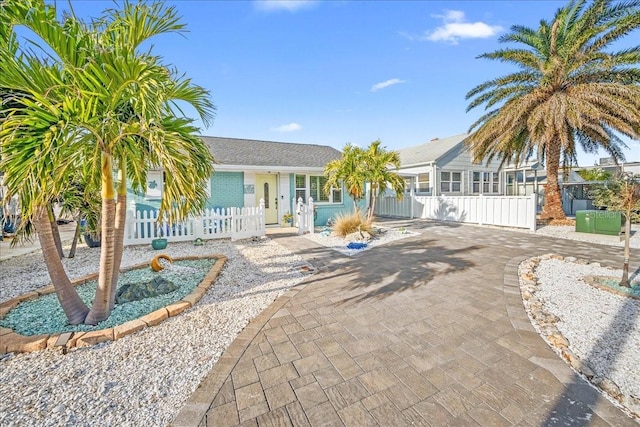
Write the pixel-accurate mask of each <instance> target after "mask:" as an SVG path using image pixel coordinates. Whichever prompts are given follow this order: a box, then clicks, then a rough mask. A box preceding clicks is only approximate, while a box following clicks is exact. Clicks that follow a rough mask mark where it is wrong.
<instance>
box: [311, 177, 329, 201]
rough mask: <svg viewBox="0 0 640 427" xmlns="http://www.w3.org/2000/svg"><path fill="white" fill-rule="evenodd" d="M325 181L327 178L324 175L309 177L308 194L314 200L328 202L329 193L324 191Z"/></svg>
mask: <svg viewBox="0 0 640 427" xmlns="http://www.w3.org/2000/svg"><path fill="white" fill-rule="evenodd" d="M326 183H327V178H325V177H324V176H310V177H309V196H310V197H312V198H313V201H314V202H329V193H326V192H325V191H324V185H325V184H326Z"/></svg>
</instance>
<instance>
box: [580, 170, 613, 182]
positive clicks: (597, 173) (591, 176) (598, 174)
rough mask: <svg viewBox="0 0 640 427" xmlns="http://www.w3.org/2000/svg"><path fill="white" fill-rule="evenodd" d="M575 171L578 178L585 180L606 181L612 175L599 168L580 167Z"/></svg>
mask: <svg viewBox="0 0 640 427" xmlns="http://www.w3.org/2000/svg"><path fill="white" fill-rule="evenodd" d="M576 173H577V174H578V175H580V178H582V179H584V180H585V181H606V180H608V179H611V178H612V177H613V174H612V173H611V172H609V171H607V170H603V169H600V168H596V169H581V170H579V171H577V172H576Z"/></svg>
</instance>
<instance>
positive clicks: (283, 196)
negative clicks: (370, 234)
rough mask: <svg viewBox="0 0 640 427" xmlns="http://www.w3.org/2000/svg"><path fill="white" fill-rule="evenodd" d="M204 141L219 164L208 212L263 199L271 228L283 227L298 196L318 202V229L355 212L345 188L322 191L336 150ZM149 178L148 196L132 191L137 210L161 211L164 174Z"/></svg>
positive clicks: (229, 140) (233, 140) (212, 181)
mask: <svg viewBox="0 0 640 427" xmlns="http://www.w3.org/2000/svg"><path fill="white" fill-rule="evenodd" d="M202 139H203V140H204V142H205V143H206V144H207V146H208V147H209V151H210V152H211V154H212V155H213V157H214V159H215V161H216V164H215V165H214V168H215V173H214V175H213V176H212V177H211V179H210V180H209V183H208V193H209V199H208V200H207V203H206V207H207V208H209V209H211V208H227V207H251V206H258V205H259V203H260V199H261V198H264V200H265V213H266V223H267V225H269V224H280V223H281V221H282V217H283V215H284V214H285V213H287V212H290V213H295V210H296V206H295V204H294V203H293V200H294V198H295V199H296V200H297V199H299V198H302V200H303V201H304V202H305V203H307V202H308V200H309V198H310V197H312V198H313V200H314V204H315V206H316V210H317V218H316V220H315V224H317V225H323V224H325V223H326V222H327V219H328V218H331V217H333V216H335V214H336V213H338V212H342V211H344V210H348V209H350V205H349V204H348V203H349V200H345V197H344V192H343V191H342V188H337V189H333V191H331V192H330V193H329V194H326V193H325V192H324V191H323V187H324V183H325V182H326V178H325V177H324V174H323V171H324V166H325V165H326V164H327V163H328V162H330V161H331V160H334V159H338V158H340V156H341V153H340V151H338V150H336V149H335V148H332V147H329V146H324V145H312V144H294V143H284V142H271V141H256V140H248V139H237V138H219V137H208V136H203V137H202ZM147 179H148V185H147V191H146V193H145V194H133V193H131V196H132V197H131V199H132V200H135V201H136V202H137V207H138V210H145V209H157V207H158V206H159V202H160V197H161V196H162V186H163V172H162V171H149V174H148V178H147ZM345 202H347V204H345Z"/></svg>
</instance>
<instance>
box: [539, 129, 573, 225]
mask: <svg viewBox="0 0 640 427" xmlns="http://www.w3.org/2000/svg"><path fill="white" fill-rule="evenodd" d="M545 154H546V156H547V185H546V188H545V202H544V207H543V208H542V214H540V218H541V219H550V220H553V219H567V216H566V215H565V214H564V211H563V210H562V197H561V194H560V185H558V171H559V170H560V143H559V142H556V141H551V142H549V143H548V144H547V151H546V153H545Z"/></svg>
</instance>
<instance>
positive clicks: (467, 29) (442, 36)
mask: <svg viewBox="0 0 640 427" xmlns="http://www.w3.org/2000/svg"><path fill="white" fill-rule="evenodd" d="M432 17H434V18H440V19H442V23H443V24H444V25H442V26H440V27H438V28H436V29H435V30H433V31H428V32H427V33H426V34H425V35H424V37H423V39H424V40H429V41H433V42H438V41H445V42H449V43H451V44H458V40H460V39H483V38H487V37H492V36H494V35H496V34H497V33H498V32H499V31H501V30H502V27H500V26H498V25H489V24H486V23H484V22H481V21H478V22H466V19H465V16H464V12H462V11H460V10H447V11H445V14H444V15H432Z"/></svg>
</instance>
